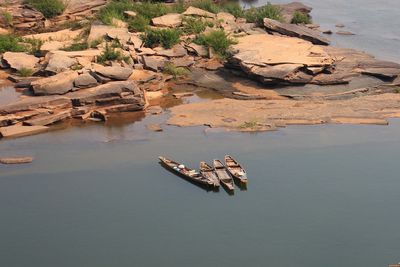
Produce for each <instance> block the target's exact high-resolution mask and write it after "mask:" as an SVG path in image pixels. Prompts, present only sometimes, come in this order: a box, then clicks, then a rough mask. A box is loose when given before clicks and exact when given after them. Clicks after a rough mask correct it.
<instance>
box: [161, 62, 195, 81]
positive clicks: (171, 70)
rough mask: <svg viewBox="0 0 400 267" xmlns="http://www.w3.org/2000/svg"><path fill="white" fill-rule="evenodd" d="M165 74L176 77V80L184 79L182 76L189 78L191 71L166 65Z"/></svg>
mask: <svg viewBox="0 0 400 267" xmlns="http://www.w3.org/2000/svg"><path fill="white" fill-rule="evenodd" d="M163 72H164V73H166V74H170V75H172V76H174V78H175V79H176V78H178V77H182V76H187V75H189V70H188V69H186V68H184V67H177V66H175V65H174V64H172V63H166V64H165V65H164V69H163Z"/></svg>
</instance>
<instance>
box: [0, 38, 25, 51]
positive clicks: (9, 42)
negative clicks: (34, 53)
mask: <svg viewBox="0 0 400 267" xmlns="http://www.w3.org/2000/svg"><path fill="white" fill-rule="evenodd" d="M25 49H26V47H25V46H23V45H22V44H21V43H20V38H19V37H17V36H14V35H0V53H5V52H25Z"/></svg>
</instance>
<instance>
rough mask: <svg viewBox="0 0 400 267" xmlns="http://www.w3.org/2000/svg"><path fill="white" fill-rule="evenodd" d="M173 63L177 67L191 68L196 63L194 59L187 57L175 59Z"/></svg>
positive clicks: (172, 60)
mask: <svg viewBox="0 0 400 267" xmlns="http://www.w3.org/2000/svg"><path fill="white" fill-rule="evenodd" d="M171 63H172V64H173V65H174V66H175V67H190V66H192V65H193V64H194V63H195V61H194V59H193V57H191V56H186V57H177V58H173V59H171Z"/></svg>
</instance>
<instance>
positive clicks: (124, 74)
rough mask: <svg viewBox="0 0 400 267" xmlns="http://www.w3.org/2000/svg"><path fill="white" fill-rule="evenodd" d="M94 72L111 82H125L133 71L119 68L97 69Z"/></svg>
mask: <svg viewBox="0 0 400 267" xmlns="http://www.w3.org/2000/svg"><path fill="white" fill-rule="evenodd" d="M95 72H96V73H97V74H100V75H101V76H104V77H107V78H110V79H112V80H118V81H125V80H128V78H129V77H130V76H131V75H132V72H133V69H132V68H125V67H119V66H113V67H97V68H95Z"/></svg>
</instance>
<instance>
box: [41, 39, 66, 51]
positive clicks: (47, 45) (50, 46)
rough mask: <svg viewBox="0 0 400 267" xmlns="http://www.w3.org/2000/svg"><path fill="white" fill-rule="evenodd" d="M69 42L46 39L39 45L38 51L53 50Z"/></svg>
mask: <svg viewBox="0 0 400 267" xmlns="http://www.w3.org/2000/svg"><path fill="white" fill-rule="evenodd" d="M70 44H71V42H60V41H46V42H44V43H43V45H42V46H41V47H40V51H43V52H49V51H54V50H60V49H62V48H64V47H66V46H68V45H70Z"/></svg>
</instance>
